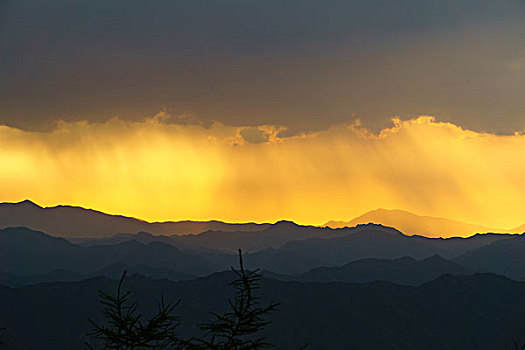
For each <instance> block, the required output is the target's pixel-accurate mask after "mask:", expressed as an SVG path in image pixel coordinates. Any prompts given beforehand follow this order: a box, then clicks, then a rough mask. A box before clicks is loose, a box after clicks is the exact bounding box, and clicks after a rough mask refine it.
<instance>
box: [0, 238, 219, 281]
mask: <svg viewBox="0 0 525 350" xmlns="http://www.w3.org/2000/svg"><path fill="white" fill-rule="evenodd" d="M115 263H121V264H127V265H147V266H150V267H163V268H170V269H172V270H174V271H177V272H180V273H186V274H195V275H207V274H210V273H212V272H215V271H220V270H223V269H224V266H217V265H215V264H213V263H211V262H209V261H207V260H206V259H204V258H202V257H200V256H197V255H193V254H188V253H185V252H182V251H180V250H179V249H177V248H176V247H174V246H172V245H169V244H165V243H161V242H151V243H149V244H142V243H140V242H137V241H133V240H132V241H126V242H122V243H120V244H116V245H107V246H93V247H86V248H85V247H80V246H77V245H75V244H72V243H70V242H68V241H66V240H65V239H63V238H57V237H52V236H49V235H47V234H45V233H43V232H38V231H33V230H29V229H27V228H6V229H3V230H0V271H3V272H5V273H14V274H22V275H31V274H45V273H49V272H52V271H54V270H57V269H59V270H60V269H61V270H70V271H72V272H77V273H91V272H94V271H97V270H100V269H102V268H104V267H106V266H108V265H111V264H115ZM228 266H229V265H228Z"/></svg>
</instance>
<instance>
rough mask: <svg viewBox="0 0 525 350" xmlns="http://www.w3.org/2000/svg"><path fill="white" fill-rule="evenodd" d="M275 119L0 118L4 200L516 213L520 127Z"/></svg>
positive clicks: (319, 213) (507, 217)
mask: <svg viewBox="0 0 525 350" xmlns="http://www.w3.org/2000/svg"><path fill="white" fill-rule="evenodd" d="M282 129H283V127H280V126H278V125H264V126H259V127H253V126H251V127H239V126H228V125H225V124H220V123H215V124H213V125H211V126H207V127H204V126H200V125H180V124H177V123H172V122H170V118H169V116H168V115H166V113H159V114H157V115H156V116H154V117H150V118H146V119H144V120H143V121H140V122H136V121H135V122H133V121H124V120H121V119H118V118H113V119H110V120H108V121H107V122H103V123H93V122H63V121H62V122H59V123H57V127H56V128H55V129H54V130H53V131H52V132H45V131H24V130H21V129H17V128H14V127H8V126H0V164H2V167H0V186H1V190H0V201H20V200H23V199H26V198H29V199H31V200H33V201H35V202H37V203H38V204H40V205H44V206H51V205H57V204H72V205H79V206H83V207H88V208H94V209H97V210H101V211H104V212H108V213H119V214H124V215H129V216H134V217H138V218H142V219H146V220H149V221H162V220H185V219H193V220H209V219H218V220H224V221H232V222H244V221H256V222H268V221H269V222H273V221H276V220H280V219H291V220H294V221H296V222H298V223H302V224H322V223H324V222H326V221H328V220H333V219H339V220H348V219H351V218H353V217H355V216H357V215H360V214H362V213H363V212H365V211H368V210H371V209H375V208H379V207H383V208H400V209H404V210H408V211H412V212H415V213H418V214H424V215H433V216H440V217H449V218H453V219H458V220H462V221H466V222H471V223H476V224H480V225H486V226H492V227H502V228H510V227H514V226H518V225H521V224H523V223H524V222H525V215H524V212H523V208H524V207H525V162H523V161H521V160H523V159H525V136H524V135H523V134H520V133H516V134H514V135H507V136H500V135H494V134H488V133H478V132H474V131H470V130H465V129H462V128H461V127H459V126H457V125H454V124H451V123H443V122H437V121H436V120H435V119H434V118H432V117H424V116H421V117H418V118H415V119H412V120H405V121H402V120H399V119H393V124H392V126H391V127H390V128H387V129H383V130H382V131H381V132H380V133H379V134H374V133H371V132H369V131H368V130H367V129H365V128H364V127H362V126H360V124H359V123H358V122H354V123H351V124H336V125H333V126H331V127H330V128H329V129H327V130H324V131H316V132H310V133H305V134H300V135H297V136H293V137H279V134H278V133H279V131H280V130H282Z"/></svg>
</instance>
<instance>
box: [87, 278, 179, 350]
mask: <svg viewBox="0 0 525 350" xmlns="http://www.w3.org/2000/svg"><path fill="white" fill-rule="evenodd" d="M125 278H126V271H124V273H123V274H122V277H121V279H120V282H119V284H118V288H117V295H116V296H115V297H113V296H111V295H109V294H106V293H104V292H102V291H99V295H100V298H101V303H102V305H104V311H103V314H104V316H105V318H106V322H107V325H98V324H97V323H95V322H94V321H92V320H89V322H90V323H91V327H92V331H91V333H88V334H87V335H88V336H90V337H92V338H94V339H95V340H98V342H99V343H102V344H101V345H102V346H103V349H118V350H136V349H171V348H175V347H176V346H177V345H178V343H179V338H178V335H177V332H176V329H177V327H178V326H179V325H180V322H179V319H178V317H176V316H173V315H172V313H173V311H174V309H175V307H177V305H178V303H179V302H177V303H175V304H172V303H169V304H165V303H164V298H163V297H162V296H161V300H160V302H159V303H158V304H157V308H158V310H157V313H156V314H155V315H154V316H153V317H151V318H150V319H148V320H147V321H146V322H143V317H142V315H141V314H139V313H138V311H137V307H138V304H137V302H136V301H130V300H129V295H130V292H129V291H127V292H124V293H123V292H122V284H123V283H124V279H125ZM86 345H87V346H88V348H89V349H94V348H93V347H92V346H91V345H90V344H89V343H86Z"/></svg>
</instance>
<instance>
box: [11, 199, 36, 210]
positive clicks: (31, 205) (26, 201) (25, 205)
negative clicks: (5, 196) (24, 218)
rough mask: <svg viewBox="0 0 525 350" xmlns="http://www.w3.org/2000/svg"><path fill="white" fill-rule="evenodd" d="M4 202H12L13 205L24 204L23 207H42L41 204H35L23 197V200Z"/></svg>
mask: <svg viewBox="0 0 525 350" xmlns="http://www.w3.org/2000/svg"><path fill="white" fill-rule="evenodd" d="M6 204H14V205H19V206H24V207H34V208H42V207H41V206H39V205H38V204H36V203H35V202H33V201H31V200H29V199H24V200H23V201H21V202H17V203H6Z"/></svg>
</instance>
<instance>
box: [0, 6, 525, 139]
mask: <svg viewBox="0 0 525 350" xmlns="http://www.w3.org/2000/svg"><path fill="white" fill-rule="evenodd" d="M524 14H525V5H524V2H523V1H520V0H504V1H498V2H495V1H481V0H454V1H452V0H444V1H434V0H427V1H407V0H404V1H386V0H383V1H364V0H361V1H308V0H295V1H285V0H279V1H271V0H270V1H249V0H224V1H202V0H187V1H148V2H144V1H129V0H128V1H51V0H50V1H3V2H2V3H1V4H0V79H1V81H2V84H1V85H0V123H5V124H9V125H13V126H18V127H23V128H27V129H35V128H36V129H38V128H46V127H49V126H51V125H52V121H53V120H56V119H66V120H79V119H87V120H91V121H101V120H106V119H108V118H109V117H112V116H115V115H119V116H120V117H121V118H124V119H142V118H144V117H145V116H146V115H153V114H155V113H157V112H158V111H160V110H162V109H164V108H165V109H166V110H167V111H168V112H169V113H171V114H173V115H179V114H183V115H191V116H194V117H192V118H197V119H196V120H199V121H202V122H203V123H209V121H211V120H217V121H220V122H222V123H226V124H231V125H254V126H255V125H263V124H273V125H278V124H280V125H285V126H287V127H288V133H294V132H297V131H301V130H305V129H321V128H326V127H328V126H329V125H331V124H334V123H338V122H341V121H349V120H352V119H354V118H360V119H361V120H362V122H363V124H365V125H369V126H371V127H375V128H378V127H383V126H385V125H386V124H387V123H388V121H389V119H390V118H391V117H392V116H393V115H399V116H401V117H402V118H406V117H413V116H416V115H418V114H432V115H436V116H437V117H438V119H441V120H447V121H453V122H456V123H458V124H460V125H462V126H465V127H468V128H472V129H476V130H486V131H490V132H501V133H506V132H512V131H514V130H523V129H524V128H525V115H524V113H523V111H524V110H525V108H524V107H525V98H523V93H522V91H524V90H523V88H524V87H525V86H524V85H525V63H524V62H525V61H524V59H525V48H523V45H521V42H522V38H523V37H525V19H524V18H525V16H524Z"/></svg>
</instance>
